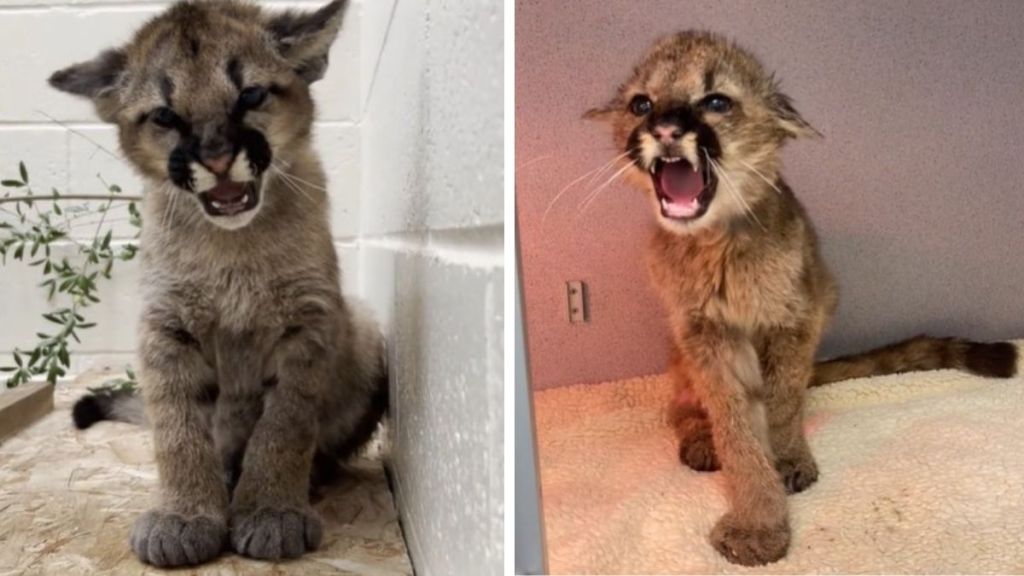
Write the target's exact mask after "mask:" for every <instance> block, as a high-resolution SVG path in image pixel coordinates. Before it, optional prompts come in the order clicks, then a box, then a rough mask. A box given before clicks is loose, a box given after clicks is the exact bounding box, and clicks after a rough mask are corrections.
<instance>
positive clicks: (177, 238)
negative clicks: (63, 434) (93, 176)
mask: <svg viewBox="0 0 1024 576" xmlns="http://www.w3.org/2000/svg"><path fill="white" fill-rule="evenodd" d="M344 4H345V3H344V1H343V0H338V1H335V2H331V3H330V4H328V5H326V6H325V7H323V8H322V9H320V10H318V11H316V12H311V13H298V12H284V13H276V14H272V13H266V12H264V11H263V10H261V9H260V8H259V7H258V6H256V5H254V4H247V3H243V2H239V1H235V0H221V1H212V0H196V1H189V2H182V3H179V4H176V5H174V6H172V7H171V8H169V9H168V10H167V11H166V12H164V13H163V14H161V15H159V16H157V17H156V18H154V19H153V20H151V21H150V22H148V23H147V24H146V25H144V26H143V27H142V29H141V30H139V31H138V33H136V35H135V37H134V38H133V39H132V40H131V42H129V43H128V44H127V45H126V46H123V47H121V48H118V49H113V50H108V51H106V52H103V53H102V54H100V55H99V56H98V57H96V58H95V59H93V60H91V61H88V62H84V63H80V64H76V65H74V66H71V67H69V68H67V69H65V70H61V71H59V72H57V73H56V74H54V75H53V76H52V77H51V78H50V83H51V84H52V85H53V86H54V87H56V88H58V89H60V90H64V91H66V92H70V93H72V94H78V95H81V96H85V97H88V98H90V99H92V101H93V102H94V103H95V106H96V110H97V112H98V114H99V115H100V117H101V118H102V119H103V120H104V121H107V122H111V123H114V124H116V125H117V126H118V129H119V134H120V143H121V149H122V150H123V151H124V153H125V155H126V156H127V157H128V159H129V160H130V162H131V163H132V164H133V165H134V166H135V168H136V169H138V171H139V172H140V173H141V174H142V176H143V178H144V180H145V182H146V185H145V192H144V197H145V200H144V202H143V205H144V213H145V225H144V226H143V232H142V266H143V278H144V281H143V289H142V292H143V301H144V312H143V315H142V320H141V339H140V356H141V358H140V362H141V370H140V378H141V384H142V386H141V387H142V390H143V396H144V397H145V400H146V405H147V408H148V417H149V419H150V420H151V422H152V425H153V432H154V437H155V447H156V459H157V463H158V466H159V471H160V485H161V501H160V505H159V506H158V507H156V508H155V509H153V510H151V511H149V512H147V513H146V514H144V515H143V516H142V517H141V518H139V519H138V521H137V522H136V523H135V527H134V528H133V530H132V534H131V546H132V549H133V550H134V551H135V553H136V554H137V555H138V557H139V558H140V559H141V560H142V561H144V562H147V563H150V564H155V565H157V566H179V565H184V564H198V563H200V562H204V561H207V560H210V559H211V558H214V557H216V556H217V555H218V554H220V552H221V551H222V549H223V548H224V546H225V544H226V543H227V542H228V541H230V543H231V545H232V546H233V547H234V550H235V551H237V552H238V553H240V554H243V555H245V556H250V557H253V558H267V559H274V558H285V557H296V556H299V555H301V554H302V553H304V552H305V551H307V550H313V549H315V548H316V547H317V546H318V545H319V543H320V538H321V524H320V520H319V519H318V518H317V515H316V514H315V513H314V511H313V509H312V508H311V507H310V503H309V488H310V477H311V474H312V475H314V476H319V475H320V474H321V472H323V471H324V470H327V471H330V470H331V469H332V467H333V466H335V465H336V464H337V459H338V458H344V457H345V456H347V455H350V454H352V453H353V452H354V451H355V450H356V449H358V448H359V447H360V446H361V445H362V444H363V443H365V442H366V440H367V439H368V438H369V437H370V435H371V434H372V433H373V431H374V429H375V428H376V425H377V423H378V421H379V420H380V418H381V417H382V415H383V412H384V410H385V407H386V405H387V391H386V386H387V378H386V374H385V367H384V356H383V342H382V339H381V337H380V335H379V332H378V330H377V328H376V326H375V324H374V323H373V321H372V320H371V319H370V318H369V317H368V316H366V315H365V314H364V313H363V312H361V311H360V310H357V309H355V308H353V307H352V305H351V303H349V302H347V301H346V300H345V299H344V298H343V297H342V295H341V291H340V287H339V271H338V262H337V256H336V254H335V251H334V246H333V244H332V242H331V230H330V224H329V221H328V210H327V202H328V200H327V195H326V194H325V191H324V190H325V187H324V182H325V177H324V173H323V170H322V168H321V166H320V162H319V160H318V158H317V156H316V154H315V153H314V152H313V151H312V150H311V143H310V129H311V125H312V119H313V102H312V99H311V97H310V84H312V83H313V82H315V81H316V80H318V79H320V78H321V77H322V76H323V74H324V71H325V69H326V67H327V54H328V49H329V48H330V46H331V44H332V42H333V41H334V38H335V36H336V35H337V33H338V29H339V28H340V26H341V20H342V13H343V8H344ZM131 401H132V400H131V398H126V397H124V396H118V395H100V396H93V397H87V398H85V399H83V400H82V401H80V403H79V405H78V406H76V410H75V416H76V423H78V425H79V426H80V427H85V426H88V425H89V424H91V423H92V422H93V421H95V420H98V419H102V418H120V419H132V410H131V409H130V406H129V405H128V404H130V403H131ZM314 460H315V461H316V468H317V469H316V470H315V471H314V470H313V468H314Z"/></svg>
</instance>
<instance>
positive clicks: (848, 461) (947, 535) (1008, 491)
mask: <svg viewBox="0 0 1024 576" xmlns="http://www.w3.org/2000/svg"><path fill="white" fill-rule="evenodd" d="M671 388H672V387H671V384H670V383H669V381H668V379H667V377H666V376H650V377H645V378H636V379H632V380H625V381H620V382H609V383H605V384H596V385H583V386H571V387H566V388H557V389H552V390H546V391H542V392H539V393H537V394H536V395H535V397H534V402H535V410H536V422H537V429H538V431H537V434H538V444H539V458H540V468H541V481H542V499H543V506H544V519H545V530H546V535H547V553H548V561H549V567H550V570H551V572H552V573H591V574H600V573H604V574H612V573H634V574H651V573H721V572H734V573H807V572H814V573H929V574H938V573H1024V378H1021V377H1020V376H1018V377H1017V378H1014V379H1011V380H989V379H984V378H978V377H974V376H970V375H966V374H962V373H959V372H954V371H950V370H940V371H934V372H918V373H911V374H905V375H897V376H886V377H877V378H867V379H860V380H850V381H846V382H840V383H836V384H832V385H829V386H825V387H823V388H819V389H816V390H814V391H812V392H811V394H810V400H809V405H808V418H807V424H806V428H807V431H808V438H809V440H810V444H811V448H812V450H813V452H814V454H815V456H816V458H817V461H818V467H819V469H820V472H821V475H820V478H819V480H818V482H817V483H816V484H814V485H813V486H811V487H810V488H809V489H808V490H807V491H805V492H804V493H802V494H798V495H795V496H791V497H790V498H789V503H790V521H791V525H792V528H793V538H792V542H791V544H790V549H789V553H788V555H787V556H786V557H785V558H784V559H783V560H781V561H779V562H776V563H774V564H770V565H768V566H761V567H758V568H753V569H751V568H743V567H740V566H736V565H733V564H730V563H728V562H727V561H726V560H725V559H724V558H722V557H721V556H719V555H718V553H717V552H716V551H715V550H714V549H713V548H712V547H711V545H710V544H709V543H708V540H707V535H708V533H709V532H710V530H711V527H712V526H713V525H714V523H715V522H716V520H717V519H718V518H719V517H720V516H721V515H722V514H723V513H724V512H725V511H726V500H725V494H724V489H723V485H722V480H721V475H720V474H718V473H698V472H693V471H691V470H689V469H687V468H685V467H684V466H683V465H682V464H680V463H679V461H678V459H677V447H676V441H675V438H674V435H673V432H672V430H671V429H670V428H669V427H668V426H667V425H666V424H665V407H666V406H667V403H668V401H669V397H670V395H671Z"/></svg>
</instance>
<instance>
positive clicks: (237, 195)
mask: <svg viewBox="0 0 1024 576" xmlns="http://www.w3.org/2000/svg"><path fill="white" fill-rule="evenodd" d="M206 194H207V195H208V196H209V197H210V198H212V199H214V200H216V201H217V202H221V203H225V204H227V203H231V202H237V201H239V200H241V199H242V196H244V195H245V185H244V184H239V183H238V182H232V181H230V180H222V181H220V182H218V183H217V185H216V186H214V187H213V188H210V189H209V190H207V191H206Z"/></svg>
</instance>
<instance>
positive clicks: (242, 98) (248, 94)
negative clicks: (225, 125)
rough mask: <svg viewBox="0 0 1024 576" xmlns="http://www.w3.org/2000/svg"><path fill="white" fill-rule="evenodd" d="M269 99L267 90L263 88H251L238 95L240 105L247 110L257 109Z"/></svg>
mask: <svg viewBox="0 0 1024 576" xmlns="http://www.w3.org/2000/svg"><path fill="white" fill-rule="evenodd" d="M266 99H267V89H266V88H264V87H262V86H251V87H249V88H246V89H245V90H242V93H241V94H239V95H238V103H239V104H241V105H242V106H244V107H245V108H255V107H257V106H259V105H260V104H263V101H264V100H266Z"/></svg>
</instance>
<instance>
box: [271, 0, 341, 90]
mask: <svg viewBox="0 0 1024 576" xmlns="http://www.w3.org/2000/svg"><path fill="white" fill-rule="evenodd" d="M347 5H348V0H334V2H331V3H330V4H328V5H326V6H324V7H323V8H321V9H319V10H317V11H315V12H296V11H292V10H289V11H286V12H282V13H281V14H277V15H274V16H272V17H271V18H270V20H269V21H268V22H267V30H268V31H269V32H270V36H271V38H272V39H273V41H274V44H275V45H276V48H277V51H278V52H279V53H280V54H281V56H283V57H284V58H285V60H287V61H288V62H290V63H291V64H292V67H293V68H294V69H295V73H296V74H298V75H299V76H300V77H301V78H302V79H303V80H305V81H306V82H307V83H310V84H312V83H313V82H316V81H317V80H319V79H321V78H323V76H324V72H325V71H326V70H327V54H328V52H330V49H331V44H333V43H334V39H335V38H336V37H337V36H338V30H339V29H340V28H341V20H342V16H343V15H344V12H345V8H346V6H347Z"/></svg>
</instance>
